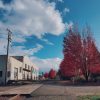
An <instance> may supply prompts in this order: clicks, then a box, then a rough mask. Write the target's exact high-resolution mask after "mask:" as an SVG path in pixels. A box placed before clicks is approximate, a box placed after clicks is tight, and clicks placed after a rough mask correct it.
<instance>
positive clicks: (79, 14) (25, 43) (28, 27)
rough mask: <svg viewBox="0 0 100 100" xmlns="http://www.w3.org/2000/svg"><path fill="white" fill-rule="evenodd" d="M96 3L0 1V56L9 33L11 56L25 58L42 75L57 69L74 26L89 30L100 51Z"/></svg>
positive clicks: (92, 0) (99, 4) (99, 2)
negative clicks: (27, 58)
mask: <svg viewBox="0 0 100 100" xmlns="http://www.w3.org/2000/svg"><path fill="white" fill-rule="evenodd" d="M99 9H100V0H0V33H1V34H0V35H1V36H0V45H1V48H0V54H5V53H6V43H7V41H6V37H7V31H6V28H9V29H11V31H12V33H13V35H12V43H11V47H10V54H11V55H28V56H30V58H31V59H32V61H33V63H34V64H35V65H36V66H38V67H39V68H40V70H42V71H48V70H49V69H50V68H54V69H58V67H59V64H60V62H61V60H62V59H63V54H62V49H63V47H62V44H63V37H64V36H65V34H66V31H67V30H68V28H69V27H72V26H73V25H74V24H75V23H77V24H78V26H79V28H80V29H82V28H83V27H85V25H86V23H88V25H90V26H91V29H92V32H93V34H94V38H95V40H96V44H97V46H98V49H100V22H99V20H100V10H99Z"/></svg>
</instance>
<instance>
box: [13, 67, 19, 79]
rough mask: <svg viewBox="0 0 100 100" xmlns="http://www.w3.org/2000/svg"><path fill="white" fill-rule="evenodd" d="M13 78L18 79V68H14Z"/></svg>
mask: <svg viewBox="0 0 100 100" xmlns="http://www.w3.org/2000/svg"><path fill="white" fill-rule="evenodd" d="M14 80H18V68H14Z"/></svg>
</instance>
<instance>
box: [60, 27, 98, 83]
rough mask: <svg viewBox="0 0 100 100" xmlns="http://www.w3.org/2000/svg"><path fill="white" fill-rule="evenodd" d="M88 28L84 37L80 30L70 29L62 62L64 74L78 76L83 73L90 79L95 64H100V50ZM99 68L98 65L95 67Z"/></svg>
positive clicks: (62, 72) (61, 66)
mask: <svg viewBox="0 0 100 100" xmlns="http://www.w3.org/2000/svg"><path fill="white" fill-rule="evenodd" d="M90 34H91V32H90V30H89V28H86V31H85V34H83V37H82V36H81V35H80V33H79V31H78V30H75V29H73V30H72V29H70V30H69V32H68V34H67V35H66V36H65V37H64V41H63V43H64V45H63V47H64V49H63V53H64V59H63V61H62V62H61V64H60V71H61V74H62V76H70V77H72V76H77V75H79V74H80V73H82V74H83V75H84V77H85V79H86V80H87V81H88V79H89V76H90V73H91V70H92V69H93V68H92V67H93V66H96V64H99V58H100V57H99V52H98V50H97V48H96V46H95V43H94V40H93V38H92V36H91V35H90ZM95 68H96V69H97V66H96V67H95Z"/></svg>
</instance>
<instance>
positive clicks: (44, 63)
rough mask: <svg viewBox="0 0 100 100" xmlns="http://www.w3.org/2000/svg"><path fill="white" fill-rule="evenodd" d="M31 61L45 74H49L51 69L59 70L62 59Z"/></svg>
mask: <svg viewBox="0 0 100 100" xmlns="http://www.w3.org/2000/svg"><path fill="white" fill-rule="evenodd" d="M31 60H32V61H33V63H34V64H35V65H36V66H37V67H39V69H40V70H41V71H43V72H47V71H49V70H50V69H51V68H53V69H55V70H58V69H59V64H60V63H61V59H60V58H48V59H40V58H37V57H31Z"/></svg>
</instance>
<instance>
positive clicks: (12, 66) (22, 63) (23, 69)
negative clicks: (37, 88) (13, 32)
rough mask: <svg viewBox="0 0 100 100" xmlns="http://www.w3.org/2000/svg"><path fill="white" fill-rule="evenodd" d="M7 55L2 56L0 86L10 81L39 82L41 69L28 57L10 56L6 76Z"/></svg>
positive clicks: (0, 61) (0, 57) (0, 58)
mask: <svg viewBox="0 0 100 100" xmlns="http://www.w3.org/2000/svg"><path fill="white" fill-rule="evenodd" d="M6 59H7V55H0V84H5V75H6V81H7V82H8V81H9V80H38V75H39V69H38V67H36V66H35V65H34V64H33V63H32V62H31V60H30V59H29V58H28V57H27V56H9V57H8V64H7V74H6V61H7V60H6Z"/></svg>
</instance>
